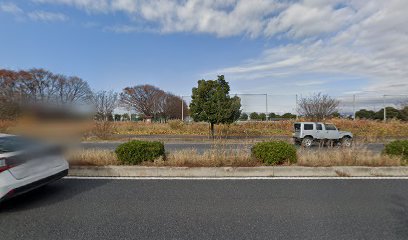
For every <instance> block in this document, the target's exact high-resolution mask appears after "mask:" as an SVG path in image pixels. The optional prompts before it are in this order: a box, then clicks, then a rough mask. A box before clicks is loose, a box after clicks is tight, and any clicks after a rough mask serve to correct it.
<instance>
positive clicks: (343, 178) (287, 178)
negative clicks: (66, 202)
mask: <svg viewBox="0 0 408 240" xmlns="http://www.w3.org/2000/svg"><path fill="white" fill-rule="evenodd" d="M65 179H84V180H93V179H105V180H372V179H378V180H385V179H392V180H400V179H401V180H408V177H76V176H67V177H65Z"/></svg>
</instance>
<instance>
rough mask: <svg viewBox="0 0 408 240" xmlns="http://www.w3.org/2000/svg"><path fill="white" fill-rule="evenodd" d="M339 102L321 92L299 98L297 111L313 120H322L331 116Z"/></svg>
mask: <svg viewBox="0 0 408 240" xmlns="http://www.w3.org/2000/svg"><path fill="white" fill-rule="evenodd" d="M339 104H340V102H339V101H338V100H336V99H334V98H331V97H330V96H329V95H324V94H321V93H318V94H314V95H313V96H311V97H305V98H301V99H300V100H299V102H298V109H297V111H298V113H299V114H300V115H301V116H303V117H306V118H309V119H311V120H313V121H320V120H324V119H326V118H328V117H331V116H332V115H333V114H335V113H336V112H337V110H338V107H339Z"/></svg>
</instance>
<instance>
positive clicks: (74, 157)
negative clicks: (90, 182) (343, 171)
mask: <svg viewBox="0 0 408 240" xmlns="http://www.w3.org/2000/svg"><path fill="white" fill-rule="evenodd" d="M297 156H298V160H297V163H296V164H292V165H294V166H310V167H316V166H321V167H329V166H401V165H405V161H404V160H402V159H401V158H399V157H390V156H387V155H383V154H379V153H373V152H371V151H368V150H367V149H364V148H363V147H361V146H353V147H351V148H324V149H312V150H307V149H299V150H298V153H297ZM68 159H69V161H70V163H71V164H72V165H88V166H104V165H121V164H120V162H119V161H118V160H117V158H116V155H115V153H113V152H110V151H107V150H78V151H72V152H70V153H69V154H68ZM263 165H264V164H263V163H261V162H260V161H258V160H256V159H254V158H253V157H251V154H250V151H249V150H242V149H231V148H229V147H227V146H226V145H222V146H217V147H214V148H213V149H211V150H208V151H206V152H204V154H199V153H198V152H197V151H196V150H181V151H176V152H171V153H168V154H167V155H166V160H163V159H156V160H155V161H153V162H143V163H142V164H141V166H171V167H253V166H263ZM283 165H289V163H285V164H283Z"/></svg>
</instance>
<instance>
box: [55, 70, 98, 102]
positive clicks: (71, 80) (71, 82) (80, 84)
mask: <svg viewBox="0 0 408 240" xmlns="http://www.w3.org/2000/svg"><path fill="white" fill-rule="evenodd" d="M57 81H58V82H57V86H58V87H57V89H58V91H57V92H58V102H59V103H60V104H63V105H65V104H77V103H85V102H89V100H90V99H91V97H92V91H91V89H90V87H89V85H88V83H87V82H85V81H84V80H82V79H81V78H79V77H66V76H64V75H57Z"/></svg>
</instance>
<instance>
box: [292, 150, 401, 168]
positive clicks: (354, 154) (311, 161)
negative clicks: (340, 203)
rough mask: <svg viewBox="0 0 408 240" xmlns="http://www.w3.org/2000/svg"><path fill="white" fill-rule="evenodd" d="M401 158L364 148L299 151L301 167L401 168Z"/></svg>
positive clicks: (298, 163)
mask: <svg viewBox="0 0 408 240" xmlns="http://www.w3.org/2000/svg"><path fill="white" fill-rule="evenodd" d="M401 164H402V161H401V158H399V157H390V156H387V155H382V154H379V153H373V152H372V151H369V150H367V149H365V148H362V147H357V146H356V147H352V148H327V149H317V150H316V149H300V150H299V151H298V162H297V165H299V166H308V167H329V166H373V167H376V166H400V165H401Z"/></svg>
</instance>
